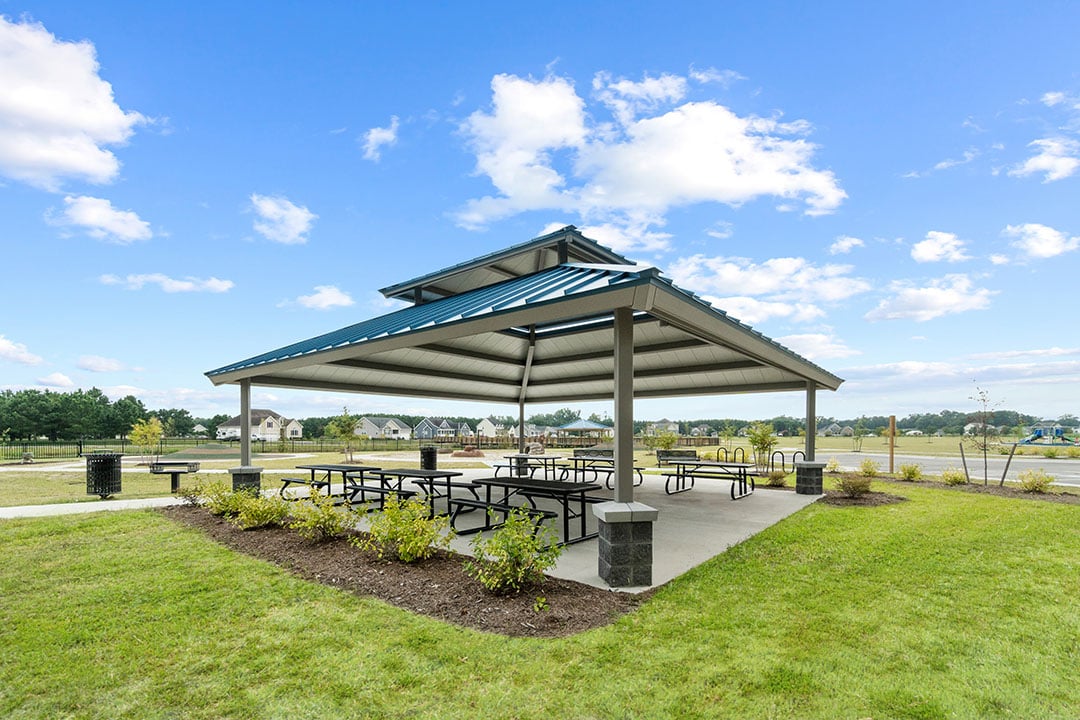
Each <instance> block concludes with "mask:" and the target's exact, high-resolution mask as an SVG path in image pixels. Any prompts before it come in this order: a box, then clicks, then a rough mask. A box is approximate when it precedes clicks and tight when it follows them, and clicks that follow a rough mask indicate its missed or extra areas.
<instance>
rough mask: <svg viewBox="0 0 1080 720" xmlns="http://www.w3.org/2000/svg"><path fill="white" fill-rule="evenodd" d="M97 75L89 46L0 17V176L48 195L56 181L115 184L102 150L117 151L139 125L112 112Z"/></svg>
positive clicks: (109, 158)
mask: <svg viewBox="0 0 1080 720" xmlns="http://www.w3.org/2000/svg"><path fill="white" fill-rule="evenodd" d="M99 69H100V68H99V66H98V62H97V55H96V52H95V49H94V46H93V44H92V43H90V42H88V41H85V40H84V41H81V42H65V41H62V40H58V39H57V38H56V37H55V36H54V35H53V34H52V33H50V32H49V31H48V30H46V29H45V27H44V26H43V25H41V24H40V23H35V22H29V21H27V22H21V23H19V22H11V21H9V20H8V19H7V18H5V17H3V16H0V78H3V79H4V80H3V82H2V83H0V174H3V175H5V176H7V177H9V178H12V179H14V180H19V181H21V182H25V183H28V184H30V185H33V186H35V187H39V188H43V189H45V190H50V191H55V190H57V189H59V187H60V183H61V180H62V179H63V178H75V179H78V180H86V181H89V182H93V183H107V182H110V181H112V180H113V179H114V178H115V177H116V175H117V174H118V173H119V170H120V163H119V161H118V160H117V159H116V156H115V155H113V154H112V152H110V151H109V150H107V149H106V147H107V146H110V145H111V146H115V145H122V144H124V143H125V142H126V141H127V139H128V138H129V137H130V136H131V134H132V132H133V131H134V128H135V126H136V125H138V124H140V123H142V122H144V121H145V118H144V117H143V116H142V115H140V114H139V113H137V112H124V111H123V110H122V109H121V108H120V107H119V106H118V105H117V104H116V102H115V100H114V99H113V90H112V86H111V85H110V84H109V83H108V82H106V81H104V80H102V79H101V78H100V77H99V76H98V71H99Z"/></svg>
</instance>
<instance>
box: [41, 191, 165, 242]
mask: <svg viewBox="0 0 1080 720" xmlns="http://www.w3.org/2000/svg"><path fill="white" fill-rule="evenodd" d="M45 219H46V221H47V222H49V223H51V224H53V225H59V226H69V227H79V228H82V229H84V230H85V231H86V234H87V235H89V236H90V237H93V238H97V239H98V240H108V241H110V242H114V243H117V244H120V245H130V244H131V243H133V242H135V241H136V240H149V239H150V238H152V237H153V236H154V233H153V232H152V231H151V230H150V223H148V222H146V221H145V220H142V219H141V218H139V216H138V215H136V214H135V213H134V212H132V211H131V210H117V209H116V208H114V207H113V206H112V203H111V202H109V201H108V200H105V199H103V198H95V197H88V196H86V195H80V196H78V197H71V196H68V197H65V198H64V210H63V213H61V214H59V215H57V214H56V213H55V212H53V211H50V212H49V213H47V214H46V216H45Z"/></svg>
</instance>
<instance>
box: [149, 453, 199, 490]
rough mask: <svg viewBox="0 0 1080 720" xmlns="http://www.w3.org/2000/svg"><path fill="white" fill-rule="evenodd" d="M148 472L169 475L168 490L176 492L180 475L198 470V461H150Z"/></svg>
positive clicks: (178, 488)
mask: <svg viewBox="0 0 1080 720" xmlns="http://www.w3.org/2000/svg"><path fill="white" fill-rule="evenodd" d="M150 472H151V473H152V474H154V475H169V476H170V478H171V481H170V483H169V486H170V490H171V491H172V492H174V493H178V492H180V476H181V475H186V474H187V473H196V472H199V463H197V462H188V461H186V460H159V461H157V462H152V463H150Z"/></svg>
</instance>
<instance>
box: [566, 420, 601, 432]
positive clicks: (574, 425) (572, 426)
mask: <svg viewBox="0 0 1080 720" xmlns="http://www.w3.org/2000/svg"><path fill="white" fill-rule="evenodd" d="M559 430H611V428H610V427H608V426H607V425H601V424H600V423H596V422H593V421H592V420H574V421H573V422H568V423H566V424H565V425H560V426H559Z"/></svg>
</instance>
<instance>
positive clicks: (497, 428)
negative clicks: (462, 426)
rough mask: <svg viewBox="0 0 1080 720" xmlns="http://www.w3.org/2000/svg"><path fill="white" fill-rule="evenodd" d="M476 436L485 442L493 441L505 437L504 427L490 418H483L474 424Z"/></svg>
mask: <svg viewBox="0 0 1080 720" xmlns="http://www.w3.org/2000/svg"><path fill="white" fill-rule="evenodd" d="M476 434H477V435H478V436H479V437H482V438H484V439H486V440H494V439H495V438H499V437H505V436H506V427H505V426H503V425H499V424H498V423H496V422H495V421H494V420H492V419H491V418H484V419H483V420H481V421H480V422H478V423H477V424H476Z"/></svg>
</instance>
